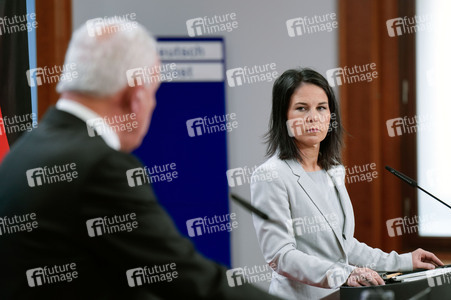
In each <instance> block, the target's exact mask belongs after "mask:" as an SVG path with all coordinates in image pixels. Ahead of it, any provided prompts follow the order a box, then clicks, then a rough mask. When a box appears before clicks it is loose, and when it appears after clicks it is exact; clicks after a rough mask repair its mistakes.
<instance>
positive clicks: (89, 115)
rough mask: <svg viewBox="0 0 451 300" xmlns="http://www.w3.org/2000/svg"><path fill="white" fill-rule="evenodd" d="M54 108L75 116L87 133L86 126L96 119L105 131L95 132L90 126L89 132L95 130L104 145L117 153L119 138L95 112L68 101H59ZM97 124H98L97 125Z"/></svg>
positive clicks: (119, 144)
mask: <svg viewBox="0 0 451 300" xmlns="http://www.w3.org/2000/svg"><path fill="white" fill-rule="evenodd" d="M56 108H57V109H58V110H61V111H65V112H67V113H70V114H71V115H74V116H76V117H77V118H79V119H81V120H82V121H84V122H86V124H87V127H86V130H87V131H88V126H90V123H89V122H92V120H93V119H96V120H97V122H101V123H102V125H103V128H106V129H107V130H101V132H100V131H99V130H97V128H98V127H97V126H95V127H94V126H91V127H90V128H92V129H91V130H95V131H96V132H97V133H98V134H99V135H100V136H101V137H102V139H103V140H104V141H105V143H106V144H107V145H108V146H109V147H111V148H113V149H114V150H117V151H119V150H120V149H121V142H120V140H119V136H118V135H117V134H116V132H114V131H113V130H112V129H111V128H110V126H108V124H107V123H105V122H104V121H103V118H102V117H101V116H99V115H98V114H97V113H96V112H94V111H93V110H91V109H89V108H87V107H86V106H84V105H83V104H81V103H78V102H75V101H72V100H69V99H59V100H58V102H57V103H56ZM97 124H98V123H97ZM88 133H89V131H88Z"/></svg>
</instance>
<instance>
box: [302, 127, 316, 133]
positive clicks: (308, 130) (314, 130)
mask: <svg viewBox="0 0 451 300" xmlns="http://www.w3.org/2000/svg"><path fill="white" fill-rule="evenodd" d="M305 132H308V133H311V132H319V128H309V129H307V130H306V131H305Z"/></svg>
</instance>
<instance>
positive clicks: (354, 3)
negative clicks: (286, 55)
mask: <svg viewBox="0 0 451 300" xmlns="http://www.w3.org/2000/svg"><path fill="white" fill-rule="evenodd" d="M338 4H339V45H340V46H339V49H340V50H339V51H340V55H339V58H340V59H339V60H340V66H342V67H343V66H349V67H351V66H354V65H359V66H361V65H365V64H367V63H376V70H377V72H378V77H377V79H375V80H373V81H372V82H359V83H352V84H343V85H342V86H340V101H341V110H342V113H343V123H344V126H345V129H346V130H347V131H348V133H349V134H348V135H347V136H346V138H345V143H346V148H345V151H344V163H345V165H346V166H347V167H348V168H350V167H352V166H355V165H357V166H363V165H366V164H371V163H375V164H376V166H377V169H376V170H377V172H378V176H377V179H376V180H373V181H371V182H359V183H351V184H347V188H348V192H349V195H350V197H351V200H352V203H353V206H354V213H355V221H356V231H355V236H356V238H357V239H359V240H360V241H362V242H365V243H367V244H369V245H371V246H374V247H379V248H382V249H383V250H385V251H389V250H398V251H400V250H401V239H402V236H401V237H392V238H391V237H389V236H388V231H387V227H386V221H387V220H388V219H391V218H396V217H400V216H402V201H401V186H400V184H401V183H400V182H398V181H397V180H396V178H393V177H392V176H393V175H391V174H390V173H388V172H387V171H385V169H384V167H385V165H391V166H393V167H394V168H396V167H399V166H400V165H401V161H400V155H401V148H400V142H399V140H397V139H391V138H390V137H389V136H388V132H387V128H386V125H385V124H386V123H385V122H386V121H387V120H388V119H391V118H395V117H398V116H399V109H400V108H399V105H400V101H399V100H400V93H399V82H400V80H399V60H398V44H397V43H398V42H397V39H393V38H390V37H389V36H388V33H387V29H386V23H385V22H386V20H388V19H390V18H394V17H397V16H398V9H397V1H390V0H384V1H371V0H347V1H338Z"/></svg>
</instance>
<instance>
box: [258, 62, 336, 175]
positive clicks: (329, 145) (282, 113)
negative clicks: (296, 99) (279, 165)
mask: <svg viewBox="0 0 451 300" xmlns="http://www.w3.org/2000/svg"><path fill="white" fill-rule="evenodd" d="M303 83H310V84H314V85H316V86H318V87H320V88H321V89H322V90H323V91H324V92H325V93H326V95H327V99H328V102H329V110H330V114H331V119H330V124H329V131H328V133H327V136H326V138H325V139H324V140H323V141H322V142H321V144H320V150H319V152H320V154H319V157H318V165H319V166H320V167H321V168H322V169H325V170H329V169H330V168H331V167H333V166H336V165H340V164H341V149H342V147H343V127H342V125H341V117H340V109H339V106H338V103H337V99H336V98H335V94H334V91H333V90H332V88H331V87H330V86H329V83H328V82H327V80H326V79H325V78H324V77H323V76H322V75H321V74H319V73H318V72H316V71H314V70H312V69H309V68H304V69H290V70H287V71H285V72H284V73H283V74H282V75H280V76H279V78H277V80H276V81H275V82H274V86H273V89H272V112H271V120H270V124H269V130H268V132H267V133H266V135H265V137H266V142H267V144H268V148H267V151H266V154H267V155H268V156H273V155H274V154H276V153H278V156H279V158H280V159H284V160H285V159H297V160H299V161H300V162H302V158H301V154H300V152H299V149H298V147H297V146H296V143H295V138H294V137H291V136H290V135H289V134H288V129H287V125H286V123H287V114H288V108H289V106H290V101H291V96H292V95H293V93H294V92H295V90H296V89H297V88H299V87H300V86H301V85H302V84H303Z"/></svg>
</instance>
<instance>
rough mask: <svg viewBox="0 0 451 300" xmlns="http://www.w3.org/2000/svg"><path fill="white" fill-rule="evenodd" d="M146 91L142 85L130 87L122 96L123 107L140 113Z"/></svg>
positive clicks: (125, 109) (128, 110)
mask: <svg viewBox="0 0 451 300" xmlns="http://www.w3.org/2000/svg"><path fill="white" fill-rule="evenodd" d="M143 98H144V91H143V89H142V86H135V87H128V88H127V90H126V91H125V92H124V97H122V101H121V102H122V103H121V106H122V109H123V110H124V111H127V112H130V113H135V114H136V113H138V112H139V110H140V109H141V106H142V100H143Z"/></svg>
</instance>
